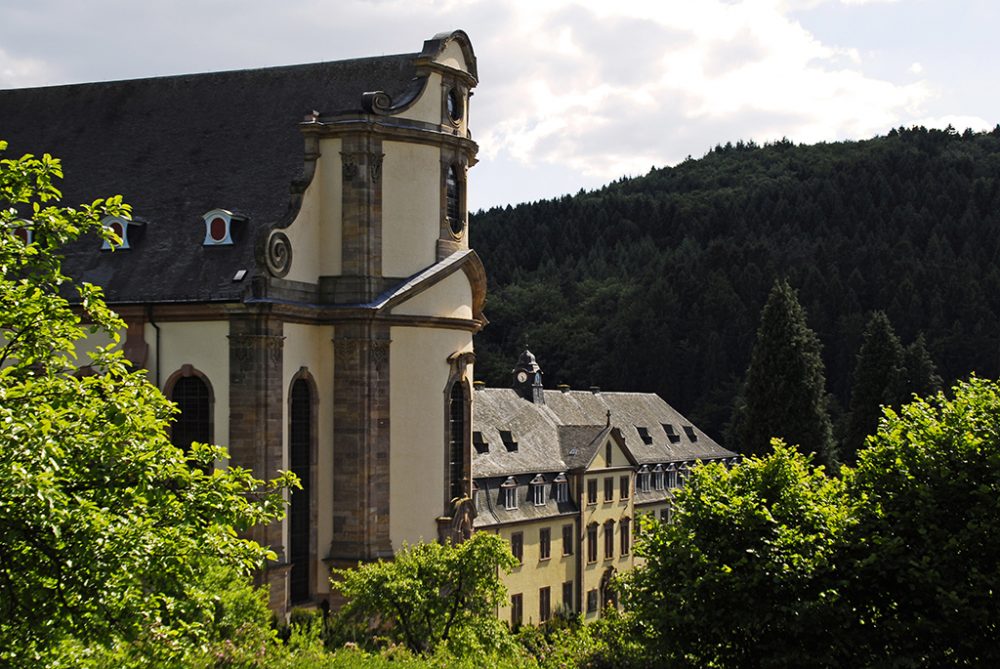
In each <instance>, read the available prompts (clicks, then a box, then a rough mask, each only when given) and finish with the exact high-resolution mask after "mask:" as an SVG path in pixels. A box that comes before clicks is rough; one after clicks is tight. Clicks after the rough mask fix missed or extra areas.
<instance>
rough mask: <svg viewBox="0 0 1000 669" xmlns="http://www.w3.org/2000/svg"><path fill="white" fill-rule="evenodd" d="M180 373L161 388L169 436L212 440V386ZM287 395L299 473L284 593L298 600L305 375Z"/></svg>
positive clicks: (302, 590)
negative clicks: (173, 410) (172, 413)
mask: <svg viewBox="0 0 1000 669" xmlns="http://www.w3.org/2000/svg"><path fill="white" fill-rule="evenodd" d="M179 374H187V375H180V376H176V380H175V381H173V382H168V387H167V388H166V389H165V390H166V395H167V397H169V398H170V400H171V401H172V402H174V403H175V404H177V408H178V409H179V413H178V414H177V416H176V419H175V420H174V423H173V424H172V425H171V427H170V441H171V443H173V444H174V445H175V446H177V447H178V448H182V449H184V450H185V451H187V450H189V449H190V448H191V443H192V442H199V443H211V442H212V440H213V435H212V391H211V388H210V386H209V385H208V380H207V379H206V378H204V377H202V376H200V375H199V374H197V373H193V372H191V371H181V372H180V373H179ZM290 395H291V407H290V411H289V430H288V435H289V459H290V465H291V470H292V472H293V473H295V475H296V476H298V477H299V481H300V482H301V486H302V487H301V490H297V491H295V494H293V495H292V499H291V504H290V506H289V509H288V521H289V546H288V560H289V563H290V564H291V565H292V570H291V576H290V579H289V595H290V597H291V600H292V601H293V602H301V601H305V600H307V599H308V598H309V531H310V527H311V523H310V517H311V514H310V499H311V492H310V481H311V479H312V477H311V476H310V472H311V469H312V459H311V455H310V451H311V445H312V439H313V433H312V411H313V409H312V390H311V388H310V385H309V383H308V382H307V381H306V380H305V379H303V378H298V379H296V380H295V381H294V382H293V383H292V386H291V390H290Z"/></svg>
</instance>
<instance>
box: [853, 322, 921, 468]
mask: <svg viewBox="0 0 1000 669" xmlns="http://www.w3.org/2000/svg"><path fill="white" fill-rule="evenodd" d="M903 356H904V351H903V345H902V344H901V343H900V341H899V337H897V336H896V332H895V330H893V329H892V323H890V322H889V318H888V317H887V316H886V315H885V313H884V312H882V311H876V312H875V313H873V314H872V316H871V318H870V319H869V320H868V325H867V327H866V328H865V332H864V336H863V339H862V343H861V350H860V351H859V352H858V358H857V362H856V364H855V366H854V384H853V386H852V387H851V406H850V414H849V415H848V420H847V431H846V434H845V435H844V442H843V444H841V448H840V456H841V458H842V459H843V460H844V462H847V463H850V464H853V463H854V461H855V459H856V458H857V453H858V451H859V450H860V449H861V448H862V447H863V446H864V441H865V437H867V436H868V435H869V434H872V433H874V432H875V428H876V427H878V419H879V416H881V415H882V406H898V405H899V403H900V401H901V400H904V399H905V397H904V391H903V387H904V384H905V381H904V379H905V377H906V370H905V367H904V365H905V361H904V359H903Z"/></svg>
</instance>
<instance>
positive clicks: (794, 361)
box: [729, 280, 834, 463]
mask: <svg viewBox="0 0 1000 669" xmlns="http://www.w3.org/2000/svg"><path fill="white" fill-rule="evenodd" d="M820 350H821V345H820V342H819V339H818V338H817V337H816V333H815V332H813V331H812V330H811V329H810V328H809V326H808V325H807V324H806V314H805V311H804V310H803V309H802V306H801V305H800V304H799V301H798V298H797V297H796V295H795V291H794V290H792V287H791V286H790V285H788V282H787V281H784V280H781V281H777V282H775V284H774V286H773V287H772V288H771V293H770V295H769V296H768V298H767V304H766V305H765V306H764V310H763V312H762V314H761V319H760V327H759V328H758V330H757V341H756V342H755V343H754V346H753V352H752V354H751V358H750V366H749V367H748V368H747V374H746V381H745V383H744V385H743V389H742V392H741V394H740V397H739V399H738V401H737V407H736V416H735V421H734V425H733V431H732V432H733V433H732V435H731V441H730V443H729V445H730V447H731V448H732V447H735V448H736V450H738V451H739V452H741V453H744V454H762V453H767V452H768V451H769V450H770V448H771V439H772V438H773V437H779V438H781V439H784V440H785V441H786V442H787V443H789V444H792V445H796V446H798V448H799V449H800V450H802V451H803V452H805V453H810V452H814V453H817V454H818V457H819V460H820V461H821V462H823V463H830V462H832V461H833V455H834V454H833V436H832V428H831V425H830V416H829V414H828V413H827V400H826V382H825V375H824V370H823V359H822V357H821V356H820Z"/></svg>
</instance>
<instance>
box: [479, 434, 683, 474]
mask: <svg viewBox="0 0 1000 669" xmlns="http://www.w3.org/2000/svg"><path fill="white" fill-rule="evenodd" d="M660 426H661V427H662V428H663V432H664V434H666V436H667V440H668V441H669V442H670V443H672V444H676V443H677V442H679V441H680V440H681V435H680V433H678V432H677V430H676V429H675V428H674V426H673V425H671V424H670V423H660ZM635 429H636V432H638V434H639V438H640V439H642V443H644V444H647V445H649V444H652V443H653V435H652V434H651V433H650V431H649V428H647V427H642V426H639V425H636V426H635ZM682 429H683V430H684V434H686V435H687V437H688V440H689V441H692V442H695V441H698V434H697V433H696V432H695V431H694V427H692V426H691V425H684V426H682ZM497 432H498V433H499V435H500V441H501V443H503V446H504V448H505V449H506V450H507V452H508V453H516V452H517V449H518V446H517V439H516V438H514V434H513V432H512V431H511V430H497ZM472 445H473V446H475V447H476V451H477V452H478V453H480V454H482V453H489V452H490V442H489V441H487V440H486V438H485V437H483V433H482V432H480V431H478V430H477V431H475V432H473V433H472ZM608 450H609V455H608V462H607V463H606V465H605V466H607V467H610V466H612V465H611V458H610V446H609V449H608Z"/></svg>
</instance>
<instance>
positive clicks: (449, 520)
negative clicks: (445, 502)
mask: <svg viewBox="0 0 1000 669" xmlns="http://www.w3.org/2000/svg"><path fill="white" fill-rule="evenodd" d="M476 515H477V514H476V505H475V503H474V502H473V501H472V500H471V499H470V498H468V497H459V498H456V499H454V500H452V507H451V515H448V516H441V517H439V518H438V519H437V526H438V541H440V542H441V543H448V542H451V543H453V544H458V543H461V542H463V541H465V540H466V539H471V538H472V532H473V531H474V527H473V521H474V520H475V519H476Z"/></svg>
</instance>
